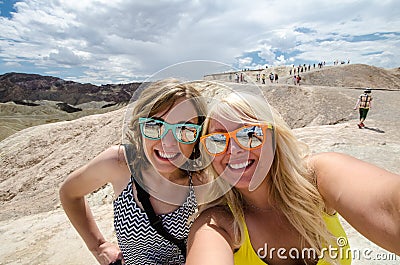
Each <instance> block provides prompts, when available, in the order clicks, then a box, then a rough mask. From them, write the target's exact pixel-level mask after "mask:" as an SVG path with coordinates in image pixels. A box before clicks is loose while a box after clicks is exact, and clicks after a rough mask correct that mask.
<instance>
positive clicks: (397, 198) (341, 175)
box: [311, 153, 400, 255]
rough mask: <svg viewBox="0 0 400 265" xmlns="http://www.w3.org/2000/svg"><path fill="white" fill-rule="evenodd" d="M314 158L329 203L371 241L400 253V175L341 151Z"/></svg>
mask: <svg viewBox="0 0 400 265" xmlns="http://www.w3.org/2000/svg"><path fill="white" fill-rule="evenodd" d="M311 161H312V165H313V167H314V170H315V173H316V177H317V183H318V189H319V191H320V193H321V195H322V197H323V198H324V200H325V202H326V204H327V206H328V207H330V208H334V209H335V210H337V211H338V212H339V213H340V214H341V215H342V216H343V217H344V218H345V219H346V220H347V221H348V222H349V223H350V224H351V225H352V226H353V227H354V228H356V229H357V230H358V231H359V232H360V233H361V234H363V235H364V236H366V237H367V238H368V239H370V240H371V241H373V242H375V243H376V244H378V245H380V246H381V247H383V248H385V249H387V250H389V251H392V252H394V253H396V254H397V255H398V254H400V244H399V242H400V175H397V174H394V173H391V172H388V171H386V170H384V169H382V168H379V167H376V166H374V165H372V164H369V163H366V162H363V161H361V160H358V159H356V158H353V157H350V156H347V155H344V154H338V153H322V154H318V155H315V156H314V157H313V158H312V160H311Z"/></svg>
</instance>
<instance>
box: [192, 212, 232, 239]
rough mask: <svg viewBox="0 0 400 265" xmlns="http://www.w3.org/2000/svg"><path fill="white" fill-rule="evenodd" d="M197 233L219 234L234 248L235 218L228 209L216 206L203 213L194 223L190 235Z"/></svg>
mask: <svg viewBox="0 0 400 265" xmlns="http://www.w3.org/2000/svg"><path fill="white" fill-rule="evenodd" d="M197 231H212V232H215V233H218V234H219V235H220V236H222V237H223V238H224V239H225V240H226V241H227V242H228V243H229V245H231V246H233V243H234V231H233V216H232V214H231V212H230V211H229V209H227V207H224V206H214V207H212V208H209V209H207V210H205V211H203V212H202V213H201V214H200V215H199V216H198V217H197V218H196V220H195V222H194V223H193V225H192V228H191V231H190V233H192V234H194V233H196V232H197Z"/></svg>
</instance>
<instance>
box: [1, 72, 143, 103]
mask: <svg viewBox="0 0 400 265" xmlns="http://www.w3.org/2000/svg"><path fill="white" fill-rule="evenodd" d="M140 84H141V83H130V84H109V85H102V86H96V85H92V84H88V83H87V84H81V83H77V82H74V81H65V80H63V79H60V78H57V77H52V76H42V75H37V74H24V73H6V74H3V75H0V103H4V102H9V101H14V102H16V103H18V104H24V103H25V104H29V102H31V101H36V100H51V101H61V102H64V103H67V104H69V105H79V104H82V103H87V102H91V101H106V102H110V103H111V104H113V103H114V104H117V103H121V102H129V100H130V99H131V97H132V95H133V93H134V92H135V91H136V89H137V88H138V87H139V86H140Z"/></svg>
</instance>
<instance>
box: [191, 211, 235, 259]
mask: <svg viewBox="0 0 400 265" xmlns="http://www.w3.org/2000/svg"><path fill="white" fill-rule="evenodd" d="M229 223H231V222H230V221H229V220H228V219H227V217H226V214H224V213H223V212H221V211H220V210H218V209H217V210H215V208H212V209H208V210H206V211H205V212H203V213H202V214H201V215H200V216H199V217H198V218H196V220H195V222H194V224H193V225H192V227H191V229H190V233H189V238H188V256H187V259H186V265H197V264H226V265H229V264H231V265H233V250H232V245H233V241H232V236H231V235H230V233H231V231H227V230H226V229H225V228H226V227H227V225H226V224H229ZM224 227H225V228H224ZM228 229H229V228H228Z"/></svg>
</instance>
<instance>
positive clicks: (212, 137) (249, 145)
mask: <svg viewBox="0 0 400 265" xmlns="http://www.w3.org/2000/svg"><path fill="white" fill-rule="evenodd" d="M272 128H273V126H272V125H271V124H249V125H246V126H243V127H240V128H238V129H236V130H234V131H231V132H216V133H210V134H207V135H204V136H201V137H200V142H201V143H202V144H203V146H204V148H205V149H206V151H207V152H208V153H209V154H210V155H220V154H223V153H225V152H226V150H227V148H228V144H229V139H231V138H232V139H234V140H235V142H236V143H237V144H238V145H239V146H240V147H241V148H243V149H245V150H254V149H257V148H260V147H261V146H262V145H263V144H264V142H265V138H266V131H267V129H272Z"/></svg>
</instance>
